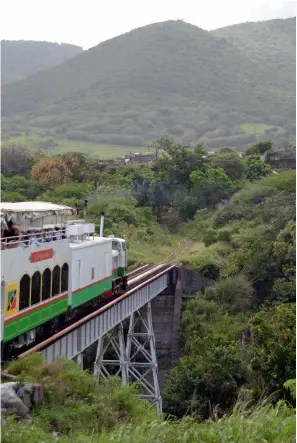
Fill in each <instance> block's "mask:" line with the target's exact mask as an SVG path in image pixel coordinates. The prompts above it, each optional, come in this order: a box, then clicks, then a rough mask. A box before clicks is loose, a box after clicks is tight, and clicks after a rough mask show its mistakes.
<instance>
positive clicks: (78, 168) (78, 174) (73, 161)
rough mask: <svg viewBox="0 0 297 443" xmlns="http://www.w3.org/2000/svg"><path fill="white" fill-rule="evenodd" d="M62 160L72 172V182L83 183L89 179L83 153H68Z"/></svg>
mask: <svg viewBox="0 0 297 443" xmlns="http://www.w3.org/2000/svg"><path fill="white" fill-rule="evenodd" d="M61 158H62V160H63V161H64V163H65V164H66V166H67V167H68V169H69V170H70V172H71V180H73V181H79V182H81V181H83V180H84V179H85V178H86V177H87V174H88V169H87V161H86V157H85V156H84V154H82V153H81V152H67V153H66V154H63V155H62V156H61Z"/></svg>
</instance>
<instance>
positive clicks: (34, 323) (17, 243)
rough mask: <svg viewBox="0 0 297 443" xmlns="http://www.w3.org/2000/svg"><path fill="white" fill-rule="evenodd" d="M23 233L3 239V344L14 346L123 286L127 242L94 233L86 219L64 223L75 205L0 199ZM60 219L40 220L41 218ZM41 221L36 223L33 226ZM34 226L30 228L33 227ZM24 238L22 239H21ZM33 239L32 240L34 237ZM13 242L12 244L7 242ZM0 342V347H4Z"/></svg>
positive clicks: (52, 328)
mask: <svg viewBox="0 0 297 443" xmlns="http://www.w3.org/2000/svg"><path fill="white" fill-rule="evenodd" d="M0 209H1V212H2V214H3V216H4V217H5V219H6V220H9V219H10V218H11V217H13V218H14V219H15V221H16V224H18V225H19V227H20V230H21V231H23V232H24V231H25V234H20V235H18V237H17V238H15V239H13V240H14V241H10V242H8V243H7V241H6V240H7V239H3V238H1V245H3V247H5V242H6V244H7V247H6V248H5V249H2V250H1V268H2V269H1V270H2V276H1V309H2V311H1V343H2V345H4V348H5V350H7V349H8V348H9V349H10V350H11V349H18V348H22V347H23V346H28V345H30V344H31V343H34V344H36V343H37V342H39V341H41V340H44V339H46V338H47V337H48V336H51V334H52V333H53V332H55V331H57V330H61V329H63V328H65V327H66V326H67V325H68V324H71V321H72V320H74V319H75V318H76V316H77V313H78V312H80V315H83V313H84V309H85V308H86V307H88V306H89V305H90V303H92V306H93V304H94V303H95V304H96V303H97V302H98V301H99V300H100V302H101V301H102V300H104V299H108V298H110V297H111V296H115V295H116V294H117V292H118V291H119V290H124V289H126V288H127V275H126V272H127V251H126V244H125V241H124V240H122V239H118V238H109V237H103V222H104V217H103V216H102V217H101V230H100V231H101V232H100V235H99V236H95V234H94V231H95V226H94V224H92V223H86V222H85V221H84V220H80V221H79V220H78V221H77V220H76V221H75V220H72V221H68V222H64V223H63V222H62V220H63V218H65V216H67V217H68V216H70V215H73V214H75V210H74V209H73V208H70V207H67V206H62V205H53V204H51V203H44V202H24V203H1V204H0ZM47 216H55V217H57V218H58V217H61V223H60V224H58V223H56V224H53V225H51V226H49V225H44V224H43V221H44V217H47ZM33 220H35V221H36V220H39V221H40V224H41V226H40V227H39V228H37V227H32V226H31V232H30V226H29V225H30V224H31V225H32V221H33ZM32 231H33V232H32ZM24 238H25V240H24ZM32 239H34V241H33V240H32ZM9 243H11V244H9ZM2 347H3V346H2Z"/></svg>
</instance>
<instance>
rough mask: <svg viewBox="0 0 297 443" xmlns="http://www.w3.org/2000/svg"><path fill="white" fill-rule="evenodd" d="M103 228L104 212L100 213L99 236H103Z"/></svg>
mask: <svg viewBox="0 0 297 443" xmlns="http://www.w3.org/2000/svg"><path fill="white" fill-rule="evenodd" d="M103 229H104V212H102V213H101V219H100V237H103Z"/></svg>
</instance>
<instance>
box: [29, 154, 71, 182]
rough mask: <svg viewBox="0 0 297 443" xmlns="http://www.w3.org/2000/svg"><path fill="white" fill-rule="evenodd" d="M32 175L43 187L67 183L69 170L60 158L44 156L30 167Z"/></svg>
mask: <svg viewBox="0 0 297 443" xmlns="http://www.w3.org/2000/svg"><path fill="white" fill-rule="evenodd" d="M32 177H33V178H34V180H36V181H37V183H38V184H39V185H40V186H42V187H44V188H47V187H49V188H52V187H54V186H56V185H61V184H63V183H68V182H69V181H70V178H71V171H70V169H69V168H68V166H67V164H66V163H65V161H64V160H62V159H61V158H56V157H45V158H42V159H41V160H39V162H38V163H36V165H34V166H33V168H32Z"/></svg>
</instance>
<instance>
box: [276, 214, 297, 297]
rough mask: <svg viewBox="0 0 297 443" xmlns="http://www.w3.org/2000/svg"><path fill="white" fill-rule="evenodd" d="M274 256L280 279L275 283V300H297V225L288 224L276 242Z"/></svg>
mask: <svg viewBox="0 0 297 443" xmlns="http://www.w3.org/2000/svg"><path fill="white" fill-rule="evenodd" d="M273 246H274V251H273V255H274V257H275V260H276V262H277V264H278V265H279V270H280V274H281V275H280V277H279V278H277V279H276V280H275V282H274V285H273V289H272V297H273V300H277V301H282V302H292V301H295V300H296V223H295V222H292V221H290V222H289V223H287V225H286V227H285V229H283V230H282V231H281V232H280V233H279V235H278V236H277V239H276V242H274V245H273Z"/></svg>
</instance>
